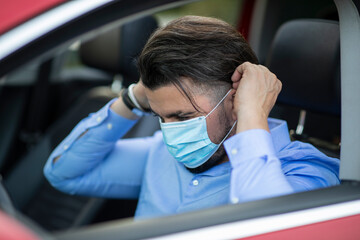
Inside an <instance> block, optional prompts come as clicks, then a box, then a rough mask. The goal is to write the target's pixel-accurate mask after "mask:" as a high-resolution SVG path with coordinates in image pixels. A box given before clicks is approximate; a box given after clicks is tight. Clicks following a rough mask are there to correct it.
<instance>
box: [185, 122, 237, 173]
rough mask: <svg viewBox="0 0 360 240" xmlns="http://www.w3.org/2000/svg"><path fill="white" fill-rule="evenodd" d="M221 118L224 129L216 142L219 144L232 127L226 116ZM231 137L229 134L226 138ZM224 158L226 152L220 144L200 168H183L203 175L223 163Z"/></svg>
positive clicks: (231, 134)
mask: <svg viewBox="0 0 360 240" xmlns="http://www.w3.org/2000/svg"><path fill="white" fill-rule="evenodd" d="M222 116H223V117H222V119H219V120H220V121H219V122H220V123H224V125H225V129H224V132H223V134H222V136H221V138H220V139H219V140H218V142H220V141H221V140H222V139H224V138H225V136H226V135H227V134H228V132H229V131H230V130H231V127H232V124H230V120H229V119H227V118H226V116H224V115H222ZM234 129H235V128H234ZM234 129H233V130H234ZM233 135H234V134H233V133H230V134H229V136H228V137H227V138H229V137H231V136H233ZM224 141H225V140H224ZM225 156H226V151H225V148H224V144H223V143H222V144H221V146H220V147H219V149H218V150H217V151H216V152H215V153H214V154H213V155H212V156H211V157H210V158H209V159H208V160H207V161H206V162H204V163H203V164H202V165H200V166H198V167H196V168H189V167H186V166H185V167H186V169H187V170H189V171H190V172H191V173H194V174H198V173H203V172H205V171H207V170H209V169H210V168H212V167H214V166H216V165H219V164H220V163H222V162H224V158H225Z"/></svg>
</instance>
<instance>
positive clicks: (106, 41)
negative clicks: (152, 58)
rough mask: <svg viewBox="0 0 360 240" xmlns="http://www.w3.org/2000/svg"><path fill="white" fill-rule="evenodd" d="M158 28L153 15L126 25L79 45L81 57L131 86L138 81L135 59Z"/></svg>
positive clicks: (83, 60)
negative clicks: (122, 78)
mask: <svg viewBox="0 0 360 240" xmlns="http://www.w3.org/2000/svg"><path fill="white" fill-rule="evenodd" d="M157 27H158V25H157V21H156V20H155V18H154V17H152V16H147V17H143V18H140V19H137V20H135V21H132V22H129V23H126V24H124V25H122V26H121V27H120V28H117V29H113V30H111V31H109V32H106V33H104V34H101V35H99V36H97V37H95V38H93V39H91V40H89V41H87V42H84V43H82V44H81V46H80V58H81V60H82V62H83V63H85V64H86V65H88V66H91V67H94V68H98V69H102V70H105V71H107V72H110V73H113V74H121V75H122V76H123V77H124V82H123V85H125V86H128V85H130V84H131V83H132V82H134V81H137V80H138V79H139V73H138V71H137V68H136V57H137V56H138V55H139V54H140V52H141V50H142V49H143V47H144V45H145V43H146V41H147V40H148V38H149V36H150V35H151V33H152V32H153V31H154V30H155V29H156V28H157Z"/></svg>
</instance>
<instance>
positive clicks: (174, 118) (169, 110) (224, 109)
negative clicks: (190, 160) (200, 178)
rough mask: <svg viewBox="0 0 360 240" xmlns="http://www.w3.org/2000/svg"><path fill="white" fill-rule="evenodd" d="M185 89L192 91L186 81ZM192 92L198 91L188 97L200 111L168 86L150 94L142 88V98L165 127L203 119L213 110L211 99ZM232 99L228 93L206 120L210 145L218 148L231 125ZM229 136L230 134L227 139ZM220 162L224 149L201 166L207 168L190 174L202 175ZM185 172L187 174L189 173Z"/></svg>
mask: <svg viewBox="0 0 360 240" xmlns="http://www.w3.org/2000/svg"><path fill="white" fill-rule="evenodd" d="M186 86H187V87H186V89H194V88H192V87H193V86H191V83H190V82H189V81H187V83H186ZM196 92H199V91H192V96H193V100H194V102H195V103H196V106H198V108H199V110H200V111H198V110H196V109H195V107H194V106H193V104H192V103H191V102H190V100H189V99H188V98H187V97H186V96H185V95H184V93H182V92H181V91H180V90H179V89H178V88H177V87H175V86H174V85H172V84H170V85H167V86H164V87H160V88H158V89H156V90H153V91H152V90H150V89H147V88H145V94H146V96H147V98H148V101H149V104H150V107H151V110H152V111H153V112H154V113H155V114H156V115H158V116H159V117H160V118H161V120H162V122H165V123H168V122H179V121H185V120H189V119H191V118H195V117H200V116H205V115H206V114H208V113H209V112H210V111H211V110H212V109H213V108H214V107H215V106H216V104H217V103H216V102H215V101H214V100H211V96H205V95H204V94H196ZM202 92H206V91H202ZM207 93H208V92H207ZM232 95H233V94H231V93H230V94H229V95H228V96H227V97H226V98H225V99H224V101H223V103H222V104H220V106H219V107H218V108H216V109H215V111H213V112H212V113H211V114H210V115H209V116H208V117H207V118H206V125H207V133H208V136H209V138H210V140H211V141H212V142H213V143H216V144H219V143H220V142H221V140H222V139H223V138H224V137H225V136H226V134H227V133H228V131H229V130H230V128H231V126H232V124H233V123H234V120H233V119H232V107H233V105H232V99H233V97H232ZM231 135H233V134H230V135H229V136H231ZM223 161H226V154H225V150H224V148H223V147H222V146H221V147H220V148H219V150H218V151H217V152H216V153H215V154H214V155H213V157H211V158H210V159H209V160H208V162H209V163H208V162H207V163H205V164H206V165H208V166H204V167H205V168H204V167H203V168H199V169H197V170H195V171H194V172H202V171H205V170H207V169H208V168H210V167H212V166H214V165H216V164H219V163H221V162H223ZM205 164H204V165H205ZM189 170H190V171H191V169H189Z"/></svg>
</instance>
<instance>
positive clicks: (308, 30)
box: [267, 19, 340, 115]
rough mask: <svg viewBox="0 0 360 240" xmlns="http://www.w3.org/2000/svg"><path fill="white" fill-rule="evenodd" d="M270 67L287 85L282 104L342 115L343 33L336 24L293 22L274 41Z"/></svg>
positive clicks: (280, 97)
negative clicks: (341, 59) (341, 35)
mask: <svg viewBox="0 0 360 240" xmlns="http://www.w3.org/2000/svg"><path fill="white" fill-rule="evenodd" d="M267 66H268V68H269V69H270V70H271V71H272V72H273V73H275V74H276V75H277V77H278V78H279V79H280V80H281V81H282V83H283V89H282V91H281V93H280V95H279V97H278V102H279V103H284V104H289V105H292V106H296V107H300V108H303V109H305V110H311V111H317V112H323V113H329V114H336V115H339V114H340V33H339V25H338V23H337V22H335V21H325V20H315V19H314V20H313V19H306V20H305V19H304V20H293V21H290V22H287V23H285V24H283V25H282V26H281V27H280V28H279V30H278V31H277V34H276V36H275V38H274V41H273V43H272V47H271V51H270V55H269V57H268V59H267Z"/></svg>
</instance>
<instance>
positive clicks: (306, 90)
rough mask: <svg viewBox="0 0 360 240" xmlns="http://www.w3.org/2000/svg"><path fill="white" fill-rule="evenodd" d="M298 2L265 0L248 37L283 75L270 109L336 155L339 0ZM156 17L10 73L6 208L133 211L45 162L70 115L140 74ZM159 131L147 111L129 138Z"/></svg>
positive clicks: (0, 144)
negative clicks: (256, 32) (52, 178)
mask: <svg viewBox="0 0 360 240" xmlns="http://www.w3.org/2000/svg"><path fill="white" fill-rule="evenodd" d="M295 2H296V1H285V0H276V1H269V3H268V4H267V6H266V8H267V9H268V11H266V12H267V14H266V15H265V16H264V20H263V26H262V27H263V29H266V30H264V31H263V33H262V35H261V37H260V39H262V40H261V42H256V41H255V40H254V39H251V36H250V39H249V42H250V44H254V49H255V50H256V52H257V55H258V56H259V59H260V62H261V63H262V64H264V65H265V66H267V67H268V68H269V69H270V70H271V71H273V72H274V73H275V74H276V75H277V76H278V78H279V79H280V80H281V81H282V83H283V90H282V92H281V94H280V95H279V98H278V101H277V104H276V105H275V107H274V109H273V111H272V112H271V114H270V117H274V118H280V119H284V120H287V122H288V127H289V133H290V135H291V137H292V139H293V140H299V141H304V142H309V143H311V144H313V145H315V146H316V147H318V148H319V149H320V150H321V151H322V152H324V153H325V154H327V155H328V156H331V157H337V158H339V156H340V142H341V140H340V34H339V25H338V17H337V14H336V8H335V5H334V3H333V2H332V1H330V0H322V1H317V3H316V4H313V5H311V6H313V7H312V8H303V9H302V8H300V7H299V6H302V4H296V3H295ZM307 2H310V0H309V1H307ZM269 9H272V11H269ZM285 10H286V11H285ZM239 12H240V13H241V11H239ZM240 13H239V14H240ZM158 26H159V21H158V19H156V18H155V17H154V16H145V17H141V18H137V19H135V20H132V21H128V22H126V23H124V24H122V25H121V26H119V27H117V28H113V29H111V30H110V31H105V30H104V31H101V34H98V35H96V36H93V37H91V38H87V39H85V40H83V41H80V42H79V41H76V42H73V43H72V44H71V45H69V46H67V47H66V48H65V50H64V49H62V51H57V52H56V54H53V55H52V56H51V57H50V58H49V57H48V56H46V57H43V58H38V59H35V60H34V61H32V62H30V63H28V64H26V65H24V66H22V67H21V68H19V69H17V70H16V71H13V72H12V73H10V74H8V76H7V78H6V79H5V80H4V82H3V83H2V84H1V86H0V99H1V101H0V115H1V116H2V118H0V119H1V120H0V136H2V137H1V138H0V173H1V175H2V178H3V179H2V182H3V185H4V186H5V188H6V191H7V192H8V195H9V198H10V199H11V200H7V201H6V202H12V204H10V203H9V204H8V205H9V206H10V207H6V208H7V209H10V210H8V211H9V212H11V211H12V210H11V209H12V207H14V208H15V209H17V210H19V211H20V212H22V213H23V214H24V215H25V216H27V217H28V218H30V219H32V220H33V221H35V222H36V223H37V224H38V225H40V226H41V227H42V228H44V229H46V230H48V231H59V230H66V229H72V228H76V227H79V226H83V225H88V224H92V223H98V222H103V221H109V220H112V219H119V218H126V217H132V216H133V215H134V211H135V208H136V204H137V200H136V199H122V200H118V199H100V198H92V197H86V196H72V195H68V194H65V193H62V192H59V191H58V190H56V189H54V188H53V187H52V186H51V185H50V184H49V183H48V182H47V181H46V180H45V178H44V176H43V172H42V169H43V166H44V164H45V162H46V160H47V158H48V156H49V155H50V153H51V151H52V150H53V149H54V148H55V147H56V146H57V145H58V144H59V143H60V142H61V140H62V139H64V138H65V137H66V136H67V134H68V133H69V132H70V131H71V129H72V128H73V127H74V126H75V125H76V123H78V122H79V121H80V120H81V119H82V118H84V117H86V116H87V115H88V114H89V113H91V112H95V111H97V110H98V109H100V108H101V107H102V106H103V105H105V104H106V103H107V102H108V101H110V100H111V99H113V98H115V97H117V96H118V94H119V91H120V90H121V88H122V87H127V86H129V85H130V84H131V83H135V82H137V81H138V79H139V73H138V71H137V69H136V56H137V55H138V54H139V53H140V51H141V49H142V47H143V46H144V44H145V42H146V40H147V39H148V37H149V36H150V34H151V33H152V32H153V31H154V30H155V29H156V28H157V27H158ZM72 49H75V50H72ZM74 52H75V53H76V54H75V55H74ZM66 64H68V66H67V67H66V68H65V67H64V66H66ZM157 130H159V124H158V120H157V118H155V117H153V116H146V117H144V118H142V119H141V120H140V121H139V122H138V123H137V124H136V126H135V127H134V128H133V129H132V130H131V131H130V132H129V133H127V134H126V136H125V138H133V137H143V136H151V135H152V134H153V133H154V132H155V131H157ZM0 191H2V189H0ZM11 205H12V206H11Z"/></svg>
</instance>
